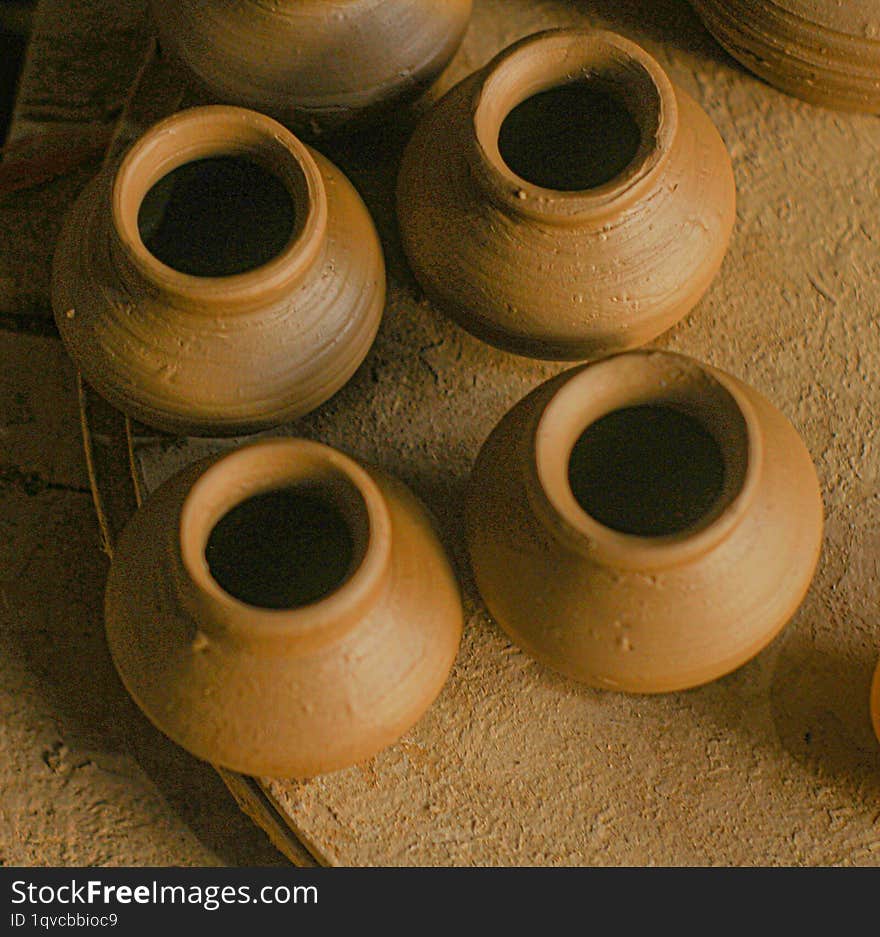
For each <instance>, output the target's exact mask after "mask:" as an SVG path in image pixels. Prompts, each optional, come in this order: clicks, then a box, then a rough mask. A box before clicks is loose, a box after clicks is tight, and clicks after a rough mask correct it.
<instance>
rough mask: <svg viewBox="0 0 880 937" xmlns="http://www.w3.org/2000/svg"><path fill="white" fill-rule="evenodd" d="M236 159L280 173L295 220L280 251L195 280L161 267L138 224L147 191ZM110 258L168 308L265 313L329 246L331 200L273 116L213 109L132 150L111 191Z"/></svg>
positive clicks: (303, 151) (185, 117) (158, 129)
mask: <svg viewBox="0 0 880 937" xmlns="http://www.w3.org/2000/svg"><path fill="white" fill-rule="evenodd" d="M217 157H239V158H244V159H247V160H249V161H252V162H254V163H256V164H257V165H259V166H261V167H262V168H263V169H265V170H267V171H268V172H270V173H272V174H273V175H275V176H276V177H277V178H278V180H279V181H280V182H281V183H282V184H283V185H284V186H285V187H286V188H287V190H288V192H289V193H290V196H291V199H292V203H293V207H294V212H295V220H294V226H293V229H292V231H291V235H290V238H289V240H288V241H287V243H286V245H285V246H284V247H283V248H282V250H281V251H280V253H278V254H277V255H276V256H274V257H273V258H271V259H270V260H269V261H268V262H266V263H264V264H262V265H260V266H258V267H256V268H254V269H252V270H248V271H246V272H244V273H237V274H234V275H231V276H218V277H210V276H208V277H206V276H193V275H191V274H187V273H182V272H181V271H179V270H175V269H174V268H173V267H170V266H168V265H167V264H165V263H163V262H162V261H160V260H159V259H158V258H157V257H155V256H154V255H153V254H152V253H151V252H150V251H149V250H148V248H147V247H146V245H145V244H144V241H143V239H142V237H141V233H140V230H139V225H138V215H139V210H140V207H141V204H142V202H143V200H144V198H145V196H146V195H147V193H148V192H149V191H150V189H151V188H152V187H153V186H154V185H155V184H156V183H157V182H159V181H160V180H161V179H162V178H164V177H165V176H167V175H168V174H169V173H171V172H173V171H174V170H175V169H178V168H179V167H181V166H183V165H185V164H187V163H193V162H197V161H199V160H204V159H209V158H217ZM109 228H110V231H109V236H110V253H111V258H112V260H113V262H114V264H115V266H116V269H117V271H118V273H119V275H120V277H121V279H122V281H123V282H124V283H126V284H127V285H128V286H129V287H130V288H131V289H132V290H134V291H137V290H147V291H149V292H150V293H152V294H154V295H158V296H160V297H162V298H163V299H164V300H165V301H166V302H167V303H168V304H169V305H172V306H174V307H176V308H180V309H185V310H187V311H191V312H201V313H204V314H206V315H216V314H218V313H226V312H236V311H240V310H242V311H244V310H247V309H250V308H255V307H260V306H263V305H266V304H268V303H271V302H273V301H274V300H276V299H279V298H281V297H283V296H284V295H285V294H289V292H290V290H291V289H292V288H293V287H295V286H296V285H297V283H299V282H301V281H302V280H303V279H304V278H305V277H306V275H307V274H308V273H309V271H310V270H311V269H312V268H313V267H314V265H315V263H316V262H317V260H318V258H319V257H320V256H321V254H322V253H323V250H324V246H325V243H326V231H327V194H326V190H325V187H324V182H323V179H322V177H321V173H320V171H319V169H318V166H317V164H316V162H315V160H314V158H313V156H312V154H311V153H310V152H309V150H308V148H307V147H306V146H305V145H304V144H303V143H301V142H300V141H299V140H298V139H297V138H296V137H294V136H293V134H291V133H290V132H289V131H288V130H287V129H286V128H285V127H283V126H282V125H281V124H279V123H277V122H276V121H274V120H272V119H271V118H269V117H266V116H264V115H262V114H258V113H256V112H254V111H249V110H246V109H244V108H237V107H226V106H208V107H199V108H193V109H191V110H188V111H182V112H180V113H178V114H175V115H174V116H172V117H169V118H168V119H166V120H164V121H161V122H160V123H158V124H156V125H155V126H154V127H153V128H151V129H150V130H149V131H147V133H146V134H144V136H143V137H141V138H140V140H138V142H137V143H135V145H134V146H133V147H132V148H131V149H130V150H129V151H128V153H127V154H126V156H125V157H124V158H123V160H122V162H121V163H120V164H119V166H118V169H117V170H116V172H115V175H114V177H113V180H112V185H111V191H110V226H109Z"/></svg>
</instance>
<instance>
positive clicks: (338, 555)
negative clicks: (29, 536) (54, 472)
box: [105, 439, 462, 778]
mask: <svg viewBox="0 0 880 937" xmlns="http://www.w3.org/2000/svg"><path fill="white" fill-rule="evenodd" d="M105 615H106V626H107V637H108V641H109V645H110V650H111V653H112V656H113V661H114V663H115V665H116V668H117V670H118V671H119V674H120V676H121V678H122V681H123V683H124V684H125V686H126V688H127V689H128V690H129V692H130V693H131V695H132V696H133V698H134V699H135V701H136V702H137V703H138V705H139V706H140V707H141V708H142V709H143V711H144V712H145V713H146V715H147V716H148V717H149V718H150V719H151V720H152V722H153V723H154V724H155V725H156V726H157V727H158V728H159V729H161V730H162V731H163V732H165V733H166V734H167V735H168V736H169V737H170V738H172V739H173V740H174V741H175V742H177V743H178V744H180V745H182V746H183V747H184V748H186V749H187V750H188V751H190V752H191V753H192V754H194V755H196V756H197V757H199V758H203V759H206V760H208V761H210V762H212V763H214V764H216V765H220V766H222V767H225V768H229V769H230V770H233V771H238V772H241V773H243V774H248V775H254V776H258V777H295V778H308V777H313V776H315V775H318V774H324V773H327V772H330V771H335V770H339V769H341V768H344V767H347V766H349V765H352V764H355V763H357V762H361V761H364V760H365V759H367V758H370V757H371V756H372V755H375V754H376V753H377V752H379V751H380V750H381V749H383V748H385V747H386V746H388V745H391V744H393V743H394V742H395V741H396V740H397V739H398V738H399V737H400V736H401V735H402V734H403V733H404V732H406V731H407V730H408V729H409V728H411V726H412V725H414V724H415V722H416V721H418V719H419V718H421V716H422V714H423V713H424V712H425V710H426V709H427V708H428V707H429V706H430V705H431V703H432V702H433V701H434V699H435V697H436V696H437V694H438V693H439V692H440V690H441V688H442V687H443V684H444V683H445V681H446V678H447V676H448V675H449V672H450V670H451V668H452V665H453V662H454V660H455V657H456V654H457V652H458V646H459V641H460V638H461V631H462V606H461V597H460V593H459V589H458V584H457V582H456V580H455V576H454V573H453V570H452V567H451V566H450V564H449V561H448V560H447V558H446V555H445V553H444V550H443V548H442V546H441V544H440V541H439V539H438V538H437V535H436V533H435V531H434V528H433V526H432V522H431V520H430V519H429V517H428V514H427V512H426V511H425V509H424V508H423V507H422V506H421V504H420V503H419V502H418V500H417V499H416V498H415V497H414V496H413V495H412V494H411V493H410V492H409V490H408V489H407V488H406V487H405V486H404V485H403V484H401V483H400V482H398V481H396V480H394V479H392V478H391V477H389V476H387V475H385V474H384V473H382V472H379V471H378V470H375V469H372V468H367V467H364V466H362V465H360V464H359V463H357V462H355V461H354V460H353V459H350V458H349V457H348V456H345V455H343V454H342V453H340V452H337V451H336V450H334V449H331V448H330V447H328V446H324V445H322V444H320V443H316V442H311V441H306V440H302V439H272V440H266V441H263V442H258V443H253V444H250V445H248V446H245V447H243V448H241V449H238V450H233V451H232V452H230V453H228V454H226V455H225V456H222V457H220V458H214V459H208V460H206V461H204V462H201V463H197V464H195V465H192V466H189V467H187V468H185V469H183V470H182V471H181V472H179V473H178V474H177V475H176V476H174V477H173V478H171V479H169V480H168V481H167V482H165V483H164V484H163V485H162V486H160V487H159V488H158V489H157V490H156V491H155V492H154V493H153V494H152V495H151V496H150V497H149V499H148V500H147V501H146V502H145V503H144V505H143V507H142V508H141V509H140V510H139V511H138V512H137V514H136V515H135V516H134V517H133V518H132V520H131V521H130V522H129V524H128V525H127V527H126V528H125V530H124V531H123V533H122V535H121V537H120V539H119V542H118V544H117V548H116V551H115V555H114V559H113V563H112V566H111V570H110V575H109V577H108V581H107V591H106V602H105Z"/></svg>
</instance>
